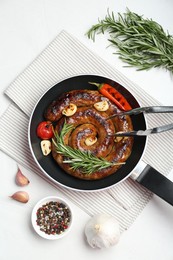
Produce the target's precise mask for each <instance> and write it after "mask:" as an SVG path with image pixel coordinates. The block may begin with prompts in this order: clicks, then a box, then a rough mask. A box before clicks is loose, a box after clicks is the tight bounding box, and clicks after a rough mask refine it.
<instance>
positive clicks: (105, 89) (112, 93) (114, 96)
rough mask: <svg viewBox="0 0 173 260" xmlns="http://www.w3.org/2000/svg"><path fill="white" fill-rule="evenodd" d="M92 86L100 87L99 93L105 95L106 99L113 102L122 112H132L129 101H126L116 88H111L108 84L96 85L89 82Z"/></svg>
mask: <svg viewBox="0 0 173 260" xmlns="http://www.w3.org/2000/svg"><path fill="white" fill-rule="evenodd" d="M89 83H90V84H93V85H95V86H97V87H98V91H99V92H100V93H101V94H102V95H104V96H105V97H107V98H109V99H110V100H111V101H113V102H114V103H115V104H116V105H117V106H118V107H119V108H120V109H121V110H130V109H132V107H131V106H130V104H129V103H128V101H127V100H126V99H125V97H124V96H123V95H122V94H121V93H120V92H119V91H117V90H116V89H115V88H113V87H112V86H110V85H109V84H106V83H101V84H99V83H95V82H89Z"/></svg>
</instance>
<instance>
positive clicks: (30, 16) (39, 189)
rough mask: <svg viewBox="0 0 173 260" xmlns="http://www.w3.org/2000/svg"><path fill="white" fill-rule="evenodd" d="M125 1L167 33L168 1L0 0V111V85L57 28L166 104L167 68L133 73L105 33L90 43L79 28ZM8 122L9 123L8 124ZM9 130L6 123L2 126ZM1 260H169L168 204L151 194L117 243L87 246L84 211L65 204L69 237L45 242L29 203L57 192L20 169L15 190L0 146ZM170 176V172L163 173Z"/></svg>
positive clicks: (169, 91)
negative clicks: (23, 198)
mask: <svg viewBox="0 0 173 260" xmlns="http://www.w3.org/2000/svg"><path fill="white" fill-rule="evenodd" d="M126 7H128V8H129V9H130V10H131V11H134V12H136V13H138V14H143V15H144V17H148V18H152V19H153V20H155V21H157V22H158V23H160V24H161V25H162V26H163V28H164V29H165V30H168V31H169V33H170V34H173V23H172V21H173V20H172V11H173V1H172V0H166V1H165V0H145V1H137V0H126V1H120V0H116V1H115V0H87V1H80V0H73V1H68V0H63V1H60V0H51V1H50V0H37V1H36V0H13V1H9V0H6V1H4V0H1V1H0V24H1V26H0V115H2V114H3V112H4V111H5V110H6V108H7V107H8V105H9V104H10V100H9V99H8V98H7V97H6V96H4V94H3V91H4V90H5V89H6V87H7V86H8V85H9V83H10V82H11V81H12V80H13V79H14V78H15V77H16V76H17V75H18V74H19V73H20V72H21V71H22V70H23V69H24V68H25V67H26V66H27V65H28V64H29V63H30V62H31V61H32V60H33V59H34V58H35V57H36V56H37V55H38V54H39V53H40V52H41V51H42V50H43V49H44V48H45V47H46V45H48V44H49V42H50V41H52V40H53V39H54V37H55V36H56V35H57V34H58V33H59V32H60V31H61V30H63V29H65V30H67V31H68V32H69V33H71V34H73V35H74V36H76V37H77V38H78V39H79V40H80V41H81V42H83V43H84V44H85V45H86V46H88V48H90V49H91V50H92V51H94V52H95V53H97V54H98V55H99V56H101V57H102V58H103V59H105V60H106V61H107V62H109V63H110V64H111V65H113V66H115V68H116V69H118V70H119V71H121V72H122V73H123V74H124V75H126V76H127V77H128V78H130V79H131V80H132V81H134V82H135V83H137V84H138V85H139V86H140V87H142V88H143V89H144V90H145V91H147V92H148V93H149V94H150V95H151V96H153V97H154V98H156V99H157V100H159V101H160V102H162V104H164V105H173V79H172V77H171V75H170V73H169V72H166V71H164V70H157V69H152V70H150V71H147V72H146V71H143V72H137V71H136V70H135V69H132V68H131V69H129V68H124V67H123V65H124V64H123V63H122V62H121V61H120V60H119V59H118V57H117V56H116V55H113V54H112V52H113V49H112V48H106V46H108V42H107V40H106V37H103V36H98V37H97V38H96V42H95V43H93V42H92V41H91V40H88V39H87V37H86V36H85V33H86V31H87V30H88V29H89V28H90V27H91V25H93V24H95V23H96V22H97V20H98V18H104V17H105V14H106V13H107V9H108V8H109V10H110V11H114V12H115V13H116V12H125V9H126ZM9 127H13V126H9ZM7 131H8V129H7ZM0 161H1V171H0V172H1V182H0V191H1V192H0V194H1V195H0V205H1V218H0V259H1V260H11V259H13V260H22V259H25V260H30V259H34V260H35V259H41V260H46V259H83V260H88V259H90V260H92V259H96V257H97V258H99V259H100V260H105V259H109V260H113V259H120V260H130V259H133V260H138V259H140V260H163V259H164V260H171V259H173V249H172V245H173V208H172V206H170V205H169V204H167V203H166V202H164V201H163V200H161V199H160V198H158V197H157V196H154V197H153V198H152V200H151V201H150V202H149V203H148V205H147V206H146V208H145V209H144V210H143V212H142V213H141V214H140V216H139V217H138V218H137V220H136V221H135V223H134V224H133V225H132V226H131V227H130V229H129V230H128V231H126V232H124V233H123V235H122V236H121V239H120V242H119V243H118V245H117V246H115V247H112V248H110V249H103V250H95V249H91V248H90V247H89V246H88V245H87V244H86V242H85V239H84V226H85V223H86V222H87V221H88V219H89V216H88V215H87V214H86V213H85V212H83V211H82V210H80V209H79V208H78V207H77V206H75V205H74V204H73V203H71V202H70V204H71V206H72V208H73V211H74V224H73V227H72V230H71V232H70V233H69V234H68V236H66V237H64V238H63V239H61V240H57V241H47V240H44V239H43V238H41V237H39V236H38V235H37V234H36V233H35V232H34V231H33V229H32V227H31V223H30V214H31V211H32V208H33V206H34V205H35V203H36V202H37V201H38V200H39V199H41V198H43V197H45V196H48V195H58V196H62V197H63V195H62V194H61V193H60V192H59V191H58V190H57V189H55V188H53V187H52V186H51V185H50V184H48V183H46V182H45V181H44V180H42V179H41V178H40V177H38V176H36V175H35V174H33V173H32V172H29V171H27V170H25V169H24V168H21V169H22V171H23V173H24V174H25V175H27V177H28V178H29V179H30V184H29V185H28V186H27V187H24V188H20V187H18V186H17V185H16V184H15V181H14V177H15V174H16V171H17V164H16V162H15V161H13V160H12V159H11V158H9V157H8V156H7V155H5V154H4V153H2V152H0ZM168 177H169V178H170V179H172V180H173V171H172V173H171V174H170V175H169V176H168ZM17 190H25V191H27V192H28V193H29V195H30V200H29V202H28V203H27V204H22V203H19V202H17V201H14V200H12V199H11V198H9V196H10V195H12V194H13V193H14V192H16V191H17Z"/></svg>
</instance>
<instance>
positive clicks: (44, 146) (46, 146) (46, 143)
mask: <svg viewBox="0 0 173 260" xmlns="http://www.w3.org/2000/svg"><path fill="white" fill-rule="evenodd" d="M51 146H52V144H51V141H50V140H42V141H41V150H42V153H43V155H45V156H47V155H48V154H50V152H51V150H52V148H51Z"/></svg>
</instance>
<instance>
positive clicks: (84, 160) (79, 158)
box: [52, 123, 124, 174]
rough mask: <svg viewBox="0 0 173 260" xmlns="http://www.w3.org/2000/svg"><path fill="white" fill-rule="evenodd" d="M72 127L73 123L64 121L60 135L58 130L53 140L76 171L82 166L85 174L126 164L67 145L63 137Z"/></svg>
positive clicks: (57, 148)
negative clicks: (109, 160)
mask: <svg viewBox="0 0 173 260" xmlns="http://www.w3.org/2000/svg"><path fill="white" fill-rule="evenodd" d="M72 129H73V126H72V125H70V124H66V123H64V125H63V128H62V131H61V133H60V135H59V134H58V133H57V132H56V133H54V135H55V138H53V139H52V141H53V143H54V145H55V147H56V152H57V153H60V154H62V155H63V156H64V157H66V159H65V160H64V161H63V163H70V164H71V168H72V169H73V170H74V171H75V170H77V169H79V168H81V169H82V171H83V173H84V174H91V173H93V172H95V171H99V170H102V169H104V168H107V167H110V166H113V165H119V164H124V163H112V162H108V161H106V160H105V159H103V158H98V157H96V156H94V155H93V154H91V153H90V152H83V151H80V150H78V149H73V148H71V147H70V146H68V145H65V144H64V141H63V137H64V135H66V134H67V133H68V132H69V131H71V130H72Z"/></svg>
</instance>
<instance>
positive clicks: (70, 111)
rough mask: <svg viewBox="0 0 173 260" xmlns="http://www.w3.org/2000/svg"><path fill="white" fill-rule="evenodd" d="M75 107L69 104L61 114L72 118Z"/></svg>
mask: <svg viewBox="0 0 173 260" xmlns="http://www.w3.org/2000/svg"><path fill="white" fill-rule="evenodd" d="M76 111H77V106H76V105H75V104H73V103H70V104H69V105H68V106H67V107H66V108H64V109H63V110H62V114H63V115H65V116H72V115H74V114H75V113H76Z"/></svg>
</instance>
